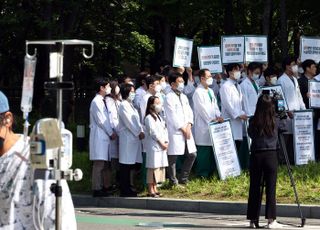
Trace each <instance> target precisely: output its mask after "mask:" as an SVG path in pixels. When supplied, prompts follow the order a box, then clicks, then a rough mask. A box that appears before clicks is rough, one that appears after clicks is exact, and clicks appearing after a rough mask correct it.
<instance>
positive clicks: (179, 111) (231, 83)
mask: <svg viewBox="0 0 320 230" xmlns="http://www.w3.org/2000/svg"><path fill="white" fill-rule="evenodd" d="M282 68H283V71H282V74H279V73H280V72H279V71H278V70H276V69H275V68H273V67H272V66H268V65H267V64H261V63H257V62H251V63H248V65H243V64H237V63H234V64H228V65H226V66H225V67H224V73H218V74H211V73H210V71H209V70H208V69H201V70H195V69H193V70H192V69H191V68H184V67H171V66H169V65H163V66H162V67H161V71H160V72H159V73H157V74H154V75H150V74H149V73H148V72H141V73H140V74H139V75H138V76H136V78H135V79H133V78H130V77H129V76H126V77H124V78H122V79H119V81H118V80H111V81H108V80H107V79H103V78H100V79H97V81H96V91H97V94H96V96H95V97H94V99H93V100H92V102H91V105H90V146H89V148H90V160H91V161H92V162H93V170H92V191H93V196H109V195H110V194H112V193H113V192H114V189H115V188H114V184H115V183H118V184H119V188H120V196H124V197H132V196H137V191H136V189H135V188H134V183H133V182H134V178H136V175H137V172H139V171H140V170H141V167H145V168H146V174H147V175H146V178H145V180H146V183H147V185H148V196H150V197H160V196H161V193H160V192H159V191H158V186H157V185H158V184H159V183H162V182H164V181H165V179H166V178H167V179H168V180H169V183H170V185H172V186H183V185H184V184H186V183H188V180H189V175H190V172H191V170H192V169H193V170H194V173H195V176H197V177H205V178H206V177H209V176H211V175H212V174H213V173H214V172H215V171H216V170H217V167H216V165H215V158H214V152H213V148H212V143H211V140H210V135H209V127H208V124H209V123H210V122H223V121H224V120H225V119H229V120H230V122H231V129H232V134H233V138H234V140H235V144H236V148H237V151H238V154H248V153H247V152H246V153H241V152H240V146H241V144H242V142H243V141H242V140H243V138H244V136H246V135H247V134H246V133H247V131H246V130H245V128H244V125H243V123H244V121H246V120H248V119H249V117H251V116H253V115H254V113H255V110H256V105H257V101H258V97H259V88H260V87H262V86H271V85H277V84H280V85H281V87H282V90H283V93H284V97H285V99H286V102H287V105H288V108H289V112H288V118H287V123H288V124H290V122H291V121H290V119H291V118H292V112H293V111H295V110H303V109H306V108H308V107H309V102H308V99H309V96H310V94H309V93H308V80H311V79H314V80H317V81H319V80H320V77H319V76H317V75H316V72H317V66H316V63H315V62H314V61H313V60H305V61H304V62H302V63H298V62H297V60H296V59H294V58H292V57H287V58H285V59H284V60H283V63H282ZM314 114H315V119H314V121H315V127H317V125H318V124H317V122H318V119H319V111H317V110H315V112H314ZM288 127H290V125H288ZM318 137H319V133H318V131H317V132H316V138H318ZM285 140H286V142H287V148H288V154H289V158H290V161H291V163H293V142H292V132H290V130H288V132H287V133H286V135H285ZM315 143H317V142H315ZM316 149H317V151H318V146H316ZM179 156H183V160H182V162H181V166H179V170H177V161H179V163H180V160H179ZM317 157H318V156H317ZM239 158H241V156H239ZM177 172H179V173H178V174H179V175H178V174H177ZM114 175H116V176H114Z"/></svg>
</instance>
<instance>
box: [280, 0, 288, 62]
mask: <svg viewBox="0 0 320 230" xmlns="http://www.w3.org/2000/svg"><path fill="white" fill-rule="evenodd" d="M280 44H281V47H282V50H281V55H282V58H285V57H286V56H287V55H288V31H287V11H286V0H280Z"/></svg>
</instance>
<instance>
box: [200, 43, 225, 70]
mask: <svg viewBox="0 0 320 230" xmlns="http://www.w3.org/2000/svg"><path fill="white" fill-rule="evenodd" d="M198 59H199V67H200V69H208V70H209V71H210V73H221V72H222V63H221V54H220V47H219V46H209V47H198Z"/></svg>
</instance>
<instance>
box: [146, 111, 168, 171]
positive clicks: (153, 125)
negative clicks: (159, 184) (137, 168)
mask: <svg viewBox="0 0 320 230" xmlns="http://www.w3.org/2000/svg"><path fill="white" fill-rule="evenodd" d="M159 118H160V119H159ZM145 128H146V133H145V134H146V142H145V143H146V146H145V148H146V168H160V167H167V166H168V157H167V151H166V150H162V148H161V146H160V145H159V144H158V141H161V142H162V143H164V142H169V139H168V130H167V128H166V124H165V121H164V120H163V118H161V117H160V116H158V117H157V120H154V118H153V117H152V116H151V114H149V115H148V116H147V117H146V119H145Z"/></svg>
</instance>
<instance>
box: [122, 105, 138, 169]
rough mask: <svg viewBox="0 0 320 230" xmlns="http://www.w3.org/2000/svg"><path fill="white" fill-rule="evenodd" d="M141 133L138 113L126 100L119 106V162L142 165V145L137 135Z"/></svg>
mask: <svg viewBox="0 0 320 230" xmlns="http://www.w3.org/2000/svg"><path fill="white" fill-rule="evenodd" d="M141 132H143V129H142V126H141V123H140V117H139V113H138V111H137V110H136V109H135V108H134V106H133V104H132V103H130V102H129V101H127V100H124V101H122V102H121V103H120V106H119V162H120V163H121V164H135V163H142V144H141V141H140V140H139V134H140V133H141Z"/></svg>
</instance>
